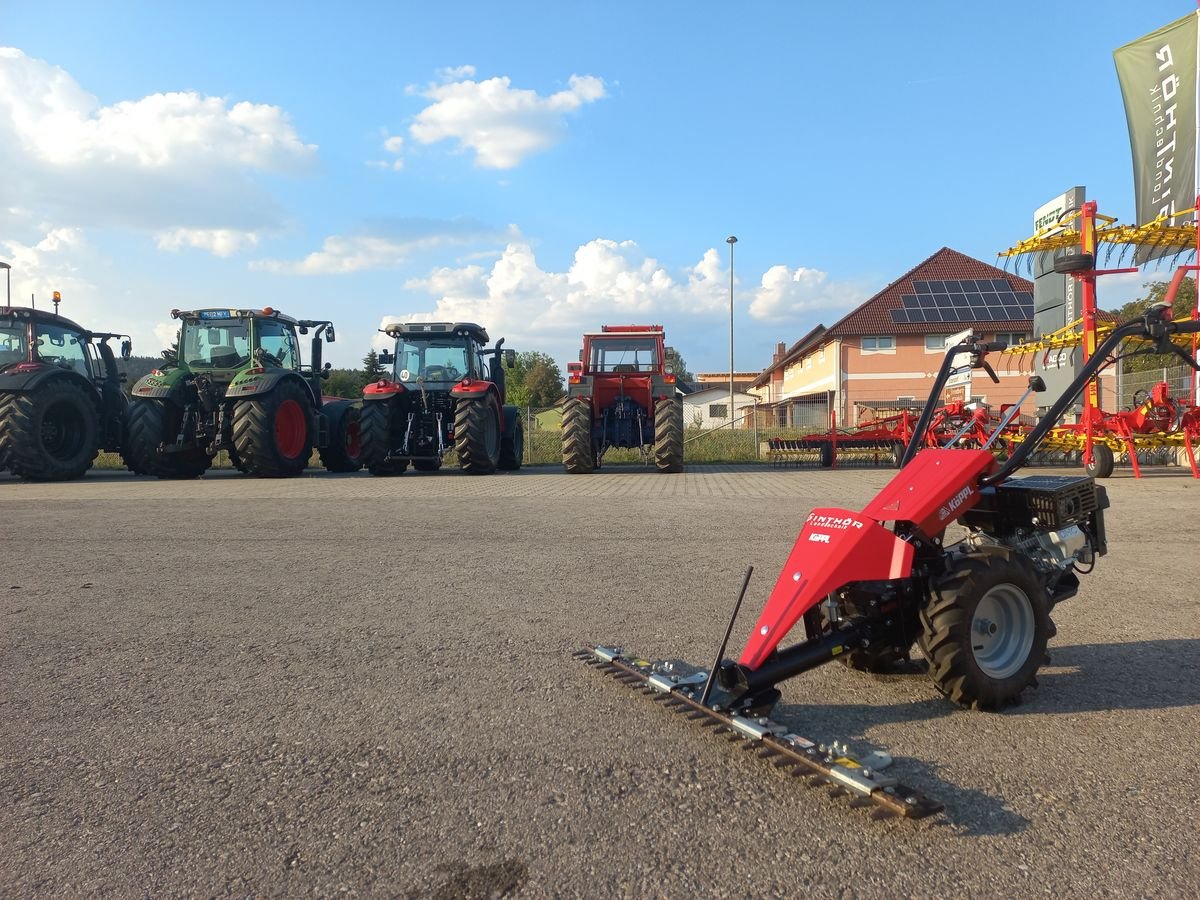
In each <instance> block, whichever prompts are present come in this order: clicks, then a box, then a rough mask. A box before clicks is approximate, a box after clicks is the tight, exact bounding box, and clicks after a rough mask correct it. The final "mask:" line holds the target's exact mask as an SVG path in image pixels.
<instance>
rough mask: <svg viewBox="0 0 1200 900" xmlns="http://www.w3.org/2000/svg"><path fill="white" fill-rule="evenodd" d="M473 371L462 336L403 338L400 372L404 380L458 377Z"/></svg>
mask: <svg viewBox="0 0 1200 900" xmlns="http://www.w3.org/2000/svg"><path fill="white" fill-rule="evenodd" d="M470 372H471V368H470V359H469V356H468V353H467V347H466V341H464V340H463V339H462V338H445V339H437V338H420V339H408V338H399V339H398V340H397V341H396V373H397V374H398V375H399V376H400V380H401V381H403V382H415V381H416V380H417V379H418V378H420V379H421V380H422V381H458V380H459V379H460V378H462V377H463V376H464V375H467V374H469V373H470Z"/></svg>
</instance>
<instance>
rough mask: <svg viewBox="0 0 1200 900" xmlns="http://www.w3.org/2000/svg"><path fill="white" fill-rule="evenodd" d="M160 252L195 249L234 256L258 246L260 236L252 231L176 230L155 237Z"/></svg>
mask: <svg viewBox="0 0 1200 900" xmlns="http://www.w3.org/2000/svg"><path fill="white" fill-rule="evenodd" d="M154 239H155V242H156V243H157V244H158V249H159V250H180V249H182V248H184V247H195V248H197V249H199V250H207V251H208V252H209V253H211V254H213V256H232V255H233V254H235V253H237V252H239V251H240V250H245V249H246V248H248V247H257V246H258V235H257V234H255V233H254V232H252V231H233V230H231V229H228V228H208V229H205V228H175V229H172V230H171V231H164V232H161V233H159V234H157V235H155V238H154Z"/></svg>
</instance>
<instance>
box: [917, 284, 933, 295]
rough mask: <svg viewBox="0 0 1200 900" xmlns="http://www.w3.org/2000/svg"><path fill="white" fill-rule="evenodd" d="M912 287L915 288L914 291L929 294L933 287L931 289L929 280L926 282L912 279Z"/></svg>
mask: <svg viewBox="0 0 1200 900" xmlns="http://www.w3.org/2000/svg"><path fill="white" fill-rule="evenodd" d="M913 288H915V289H916V292H917V293H918V294H931V293H933V289H932V288H931V287H930V286H929V282H928V281H914V282H913Z"/></svg>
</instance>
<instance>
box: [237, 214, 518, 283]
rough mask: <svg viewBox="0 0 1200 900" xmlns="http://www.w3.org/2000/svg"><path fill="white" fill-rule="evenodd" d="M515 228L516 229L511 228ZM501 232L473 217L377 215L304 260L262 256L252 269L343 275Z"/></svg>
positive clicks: (495, 236)
mask: <svg viewBox="0 0 1200 900" xmlns="http://www.w3.org/2000/svg"><path fill="white" fill-rule="evenodd" d="M509 233H513V229H511V228H510V229H509ZM501 235H502V233H501V232H499V231H498V230H497V229H494V228H489V227H487V226H486V225H483V224H482V223H480V222H477V221H475V220H473V219H454V220H450V221H441V220H433V219H420V218H411V219H379V220H375V221H373V222H371V223H368V226H367V227H366V228H364V230H363V231H362V232H361V233H359V234H351V235H339V234H335V235H330V236H329V237H327V238H325V240H324V242H323V243H322V245H321V249H320V250H314V251H313V252H312V253H309V254H308V255H307V256H305V257H304V258H303V259H300V260H282V259H260V260H255V261H253V262H251V263H250V268H252V269H256V270H258V271H262V272H275V273H278V274H282V275H344V274H348V273H351V272H361V271H364V270H367V269H386V268H392V267H395V266H398V265H401V264H403V263H404V262H406V261H407V260H409V259H410V258H411V257H412V256H413V254H415V253H419V252H422V251H427V250H431V249H434V248H437V247H445V246H451V245H456V244H468V243H471V242H475V241H480V240H496V239H498V238H499V237H501Z"/></svg>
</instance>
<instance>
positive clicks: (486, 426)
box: [454, 394, 500, 475]
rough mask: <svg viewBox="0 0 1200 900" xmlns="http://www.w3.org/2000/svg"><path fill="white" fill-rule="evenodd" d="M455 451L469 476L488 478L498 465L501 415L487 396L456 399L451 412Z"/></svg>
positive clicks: (459, 463) (489, 396)
mask: <svg viewBox="0 0 1200 900" xmlns="http://www.w3.org/2000/svg"><path fill="white" fill-rule="evenodd" d="M454 450H455V452H456V453H458V465H459V468H461V469H462V470H463V471H464V472H466V473H467V474H468V475H491V474H492V473H493V472H495V471H496V466H497V465H499V463H500V416H499V415H498V414H497V412H496V401H495V400H494V399H493V398H492V397H491V395H489V394H484V395H483V396H482V397H475V398H472V399H469V400H459V401H458V404H457V406H456V407H455V410H454Z"/></svg>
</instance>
